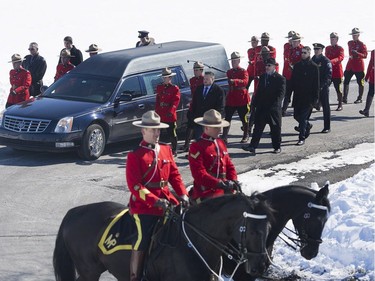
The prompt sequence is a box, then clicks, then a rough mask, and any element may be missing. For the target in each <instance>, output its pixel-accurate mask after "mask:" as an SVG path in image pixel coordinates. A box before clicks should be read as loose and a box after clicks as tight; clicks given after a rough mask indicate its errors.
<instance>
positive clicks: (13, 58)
mask: <svg viewBox="0 0 375 281" xmlns="http://www.w3.org/2000/svg"><path fill="white" fill-rule="evenodd" d="M23 60H24V59H23V58H22V57H21V55H20V54H14V55H13V56H12V58H11V61H8V62H18V61H23Z"/></svg>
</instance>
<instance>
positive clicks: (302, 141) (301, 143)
mask: <svg viewBox="0 0 375 281" xmlns="http://www.w3.org/2000/svg"><path fill="white" fill-rule="evenodd" d="M304 144H305V141H304V140H299V141H298V142H297V143H296V145H304Z"/></svg>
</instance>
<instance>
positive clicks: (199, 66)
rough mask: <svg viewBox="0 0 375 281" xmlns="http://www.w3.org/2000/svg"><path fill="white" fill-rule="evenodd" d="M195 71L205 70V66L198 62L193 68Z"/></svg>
mask: <svg viewBox="0 0 375 281" xmlns="http://www.w3.org/2000/svg"><path fill="white" fill-rule="evenodd" d="M193 68H194V69H203V68H204V64H203V63H202V62H200V61H196V62H195V63H194V66H193Z"/></svg>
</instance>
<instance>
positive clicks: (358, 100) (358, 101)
mask: <svg viewBox="0 0 375 281" xmlns="http://www.w3.org/2000/svg"><path fill="white" fill-rule="evenodd" d="M354 103H355V104H357V103H362V100H361V99H357V100H356V101H355V102H354Z"/></svg>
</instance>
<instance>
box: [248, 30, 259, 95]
mask: <svg viewBox="0 0 375 281" xmlns="http://www.w3.org/2000/svg"><path fill="white" fill-rule="evenodd" d="M249 42H250V43H251V48H249V49H248V50H247V58H248V59H249V60H248V63H249V65H248V66H247V73H248V74H249V82H248V83H247V86H246V88H247V90H249V88H250V84H251V82H252V81H253V80H254V76H255V75H254V71H255V58H256V48H257V46H258V43H259V40H258V37H256V36H252V37H251V41H249Z"/></svg>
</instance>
